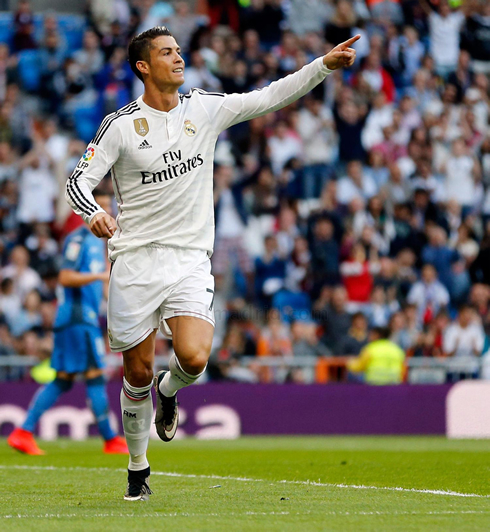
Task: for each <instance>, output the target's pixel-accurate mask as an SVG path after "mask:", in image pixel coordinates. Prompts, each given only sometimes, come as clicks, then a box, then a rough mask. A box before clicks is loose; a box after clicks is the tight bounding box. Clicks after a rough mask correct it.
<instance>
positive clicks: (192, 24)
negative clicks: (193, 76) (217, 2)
mask: <svg viewBox="0 0 490 532" xmlns="http://www.w3.org/2000/svg"><path fill="white" fill-rule="evenodd" d="M174 9H175V13H174V14H173V15H171V16H169V17H168V18H167V19H166V20H165V24H166V25H167V26H168V27H169V28H171V29H172V35H173V36H174V37H175V40H176V41H177V42H178V43H179V46H180V47H181V48H182V51H183V52H184V53H186V52H188V51H189V46H190V43H191V38H192V35H193V34H194V32H195V31H196V30H197V29H198V27H199V25H200V24H204V23H205V22H206V17H204V16H202V15H195V14H194V13H192V12H191V8H190V5H189V3H188V2H183V1H179V2H175V4H174ZM194 86H195V87H201V85H194ZM203 88H204V87H203Z"/></svg>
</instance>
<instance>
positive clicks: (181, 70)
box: [174, 68, 184, 74]
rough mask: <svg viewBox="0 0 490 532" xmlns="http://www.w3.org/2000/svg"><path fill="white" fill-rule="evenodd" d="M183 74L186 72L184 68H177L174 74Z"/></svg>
mask: <svg viewBox="0 0 490 532" xmlns="http://www.w3.org/2000/svg"><path fill="white" fill-rule="evenodd" d="M183 72H184V69H183V68H176V69H175V70H174V73H175V74H182V73H183Z"/></svg>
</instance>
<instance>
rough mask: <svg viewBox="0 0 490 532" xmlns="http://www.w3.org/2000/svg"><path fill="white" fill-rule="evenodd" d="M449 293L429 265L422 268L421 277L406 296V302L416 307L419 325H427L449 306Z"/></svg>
mask: <svg viewBox="0 0 490 532" xmlns="http://www.w3.org/2000/svg"><path fill="white" fill-rule="evenodd" d="M449 299H450V298H449V292H448V291H447V289H446V287H445V286H444V285H443V284H442V283H441V282H440V281H439V280H438V278H437V271H436V269H435V268H434V266H432V265H431V264H425V265H424V267H423V268H422V277H421V280H420V281H417V282H416V283H415V284H414V285H413V286H412V288H411V289H410V292H409V293H408V296H407V301H408V302H409V303H412V304H414V305H416V306H417V312H418V320H419V323H429V322H430V321H432V319H433V318H434V317H435V315H436V314H437V312H439V310H440V309H441V308H444V307H446V306H447V305H448V304H449Z"/></svg>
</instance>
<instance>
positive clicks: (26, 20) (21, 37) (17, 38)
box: [13, 0, 36, 52]
mask: <svg viewBox="0 0 490 532" xmlns="http://www.w3.org/2000/svg"><path fill="white" fill-rule="evenodd" d="M14 28H15V33H14V37H13V44H14V48H15V50H16V51H18V52H20V51H22V50H29V49H32V48H36V41H35V40H34V15H33V13H32V10H31V4H30V3H29V2H28V0H19V3H18V4H17V11H16V13H15V17H14Z"/></svg>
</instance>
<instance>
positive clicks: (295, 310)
mask: <svg viewBox="0 0 490 532" xmlns="http://www.w3.org/2000/svg"><path fill="white" fill-rule="evenodd" d="M4 15H5V16H7V17H9V16H10V17H11V20H10V22H9V24H7V25H6V26H5V27H4V26H1V27H2V28H3V29H1V32H2V37H3V39H2V41H3V42H2V43H1V44H0V261H1V269H0V312H1V318H0V355H7V354H13V353H18V354H25V355H36V356H39V357H40V358H45V357H47V356H49V353H50V351H51V348H52V325H53V318H54V313H55V308H56V307H55V305H56V284H57V273H58V268H59V264H60V250H61V246H62V242H63V237H64V235H66V234H67V233H68V232H69V231H70V230H72V229H74V228H75V227H77V225H79V224H80V223H82V222H81V220H80V219H78V217H76V216H75V215H74V214H72V213H71V211H70V209H69V207H68V206H67V205H66V202H65V201H64V185H65V182H66V179H67V177H68V176H69V175H70V174H71V172H72V171H73V168H74V167H75V165H76V163H77V161H78V159H79V158H80V156H81V155H82V154H83V152H84V150H85V147H86V143H87V142H88V141H89V140H90V139H91V138H92V135H93V134H94V133H95V131H96V129H97V127H98V125H99V123H100V121H101V119H102V118H103V117H104V116H105V115H106V114H107V113H110V112H113V111H115V110H117V109H118V108H119V107H121V106H123V105H125V104H127V103H128V102H129V101H131V100H132V99H134V98H136V97H138V96H139V95H140V94H141V93H142V84H141V83H140V82H139V81H138V80H137V79H136V78H135V77H134V76H133V74H132V72H131V70H130V68H129V65H128V64H127V62H126V47H127V43H128V40H129V39H130V38H131V37H132V36H133V35H134V34H136V33H138V32H140V31H143V30H145V29H148V28H150V27H152V26H154V25H160V24H165V25H167V26H168V27H169V28H170V30H171V31H172V32H173V34H174V36H175V37H176V39H177V41H178V43H179V44H180V46H181V47H182V51H183V55H184V57H185V60H186V63H187V67H186V74H185V78H186V81H185V84H184V86H183V87H182V89H181V90H182V91H183V92H187V91H188V90H190V88H191V87H200V88H202V89H205V90H208V91H223V92H227V93H230V92H244V91H249V90H253V89H260V88H261V87H264V86H266V85H268V84H269V83H271V82H273V81H274V80H277V79H279V78H280V77H283V76H285V75H287V74H288V73H290V72H293V71H296V70H297V69H299V68H301V67H302V66H303V65H304V64H306V63H308V62H310V61H311V60H313V59H314V58H315V57H317V56H320V55H322V54H325V53H326V52H327V51H328V50H329V49H330V48H331V47H332V46H333V45H335V44H337V43H339V42H341V41H344V40H346V39H347V38H349V37H350V36H352V35H355V34H358V33H359V34H361V36H362V38H361V39H360V40H359V41H358V43H356V50H357V58H358V60H357V62H356V64H355V66H354V67H353V69H350V70H349V71H336V72H334V73H332V74H331V75H329V76H328V77H327V79H326V81H325V82H324V83H323V84H321V85H320V86H318V87H317V88H316V89H315V90H314V91H312V93H311V94H309V95H308V96H306V97H305V98H303V99H302V100H300V101H298V102H296V103H295V104H293V105H291V106H289V107H288V108H286V109H283V110H282V111H280V112H277V113H275V114H270V115H266V116H264V117H261V118H257V119H254V120H252V121H251V122H249V123H244V124H239V125H237V126H234V127H233V128H232V129H230V130H228V131H227V132H225V133H224V134H223V135H222V136H221V137H220V140H219V141H218V146H217V151H216V169H215V193H214V194H215V208H216V211H215V213H216V243H215V252H214V255H213V258H212V263H213V272H214V275H215V278H216V288H217V291H216V297H215V302H214V305H215V313H216V334H215V342H214V354H213V356H212V360H213V361H214V362H213V364H212V365H211V371H210V372H209V373H210V375H211V378H215V379H223V378H225V379H226V378H229V379H235V380H256V379H257V378H260V375H261V374H260V371H259V370H258V369H255V370H254V369H253V368H254V366H253V364H252V366H251V368H252V369H247V370H245V371H244V370H243V368H241V367H240V364H239V363H240V359H241V358H242V357H244V356H256V357H260V356H264V355H266V356H283V357H289V356H293V355H294V356H297V357H301V356H305V355H308V356H314V357H323V356H325V357H335V356H339V355H358V354H359V353H360V352H361V350H362V349H363V348H364V346H366V344H367V343H368V342H369V340H370V331H371V330H372V329H375V330H376V331H377V332H378V333H379V331H380V330H382V329H386V330H387V333H386V334H387V335H389V337H390V338H391V340H392V341H394V342H395V343H396V344H398V345H399V346H400V347H401V348H402V349H403V350H404V351H405V352H406V353H407V354H408V355H409V356H414V357H463V356H465V357H480V356H482V355H484V354H485V353H486V352H487V350H488V349H489V343H490V127H489V114H490V3H489V2H486V1H485V0H481V1H476V0H470V1H464V2H461V1H458V0H452V1H451V2H450V4H448V3H446V2H445V0H438V1H434V2H433V3H432V4H431V3H429V2H426V1H425V0H401V1H399V0H366V1H364V0H352V1H351V0H337V1H336V2H334V1H333V0H332V1H328V0H283V1H281V0H239V1H235V0H223V1H216V0H208V1H207V2H206V1H200V0H199V1H198V2H197V4H196V5H195V6H194V5H193V3H192V2H184V1H177V2H174V3H170V2H168V3H167V2H155V1H154V0H131V1H129V0H113V1H112V2H103V3H102V2H89V3H88V6H87V10H86V12H85V14H84V15H83V19H81V24H78V25H77V24H76V22H77V20H78V21H80V17H79V16H78V18H77V16H75V15H74V16H73V17H72V19H73V20H72V21H71V22H70V18H69V17H67V16H64V18H63V19H62V17H60V16H57V15H55V14H54V13H49V12H48V13H42V14H37V13H33V11H32V9H31V6H30V4H29V2H28V1H26V0H20V1H19V3H18V6H17V8H16V10H15V13H13V14H12V15H10V14H4ZM2 20H4V21H5V20H6V19H2ZM67 20H68V22H67ZM101 187H102V188H104V189H106V190H112V188H111V187H112V184H111V181H110V179H109V177H106V178H105V179H104V180H103V182H102V184H101ZM170 349H171V346H170V344H169V343H168V341H167V340H165V339H163V337H161V338H159V339H158V354H167V353H168V352H169V350H170ZM0 373H1V375H3V378H18V377H22V376H24V377H23V378H28V377H27V376H26V374H25V373H24V372H23V371H20V370H18V371H17V372H16V371H13V370H12V371H11V372H10V373H9V372H7V371H6V370H1V371H0ZM281 378H282V379H286V380H288V379H289V380H295V381H300V382H301V381H302V380H304V375H302V373H301V372H298V371H293V372H289V373H288V372H286V373H284V374H283V377H281Z"/></svg>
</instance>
